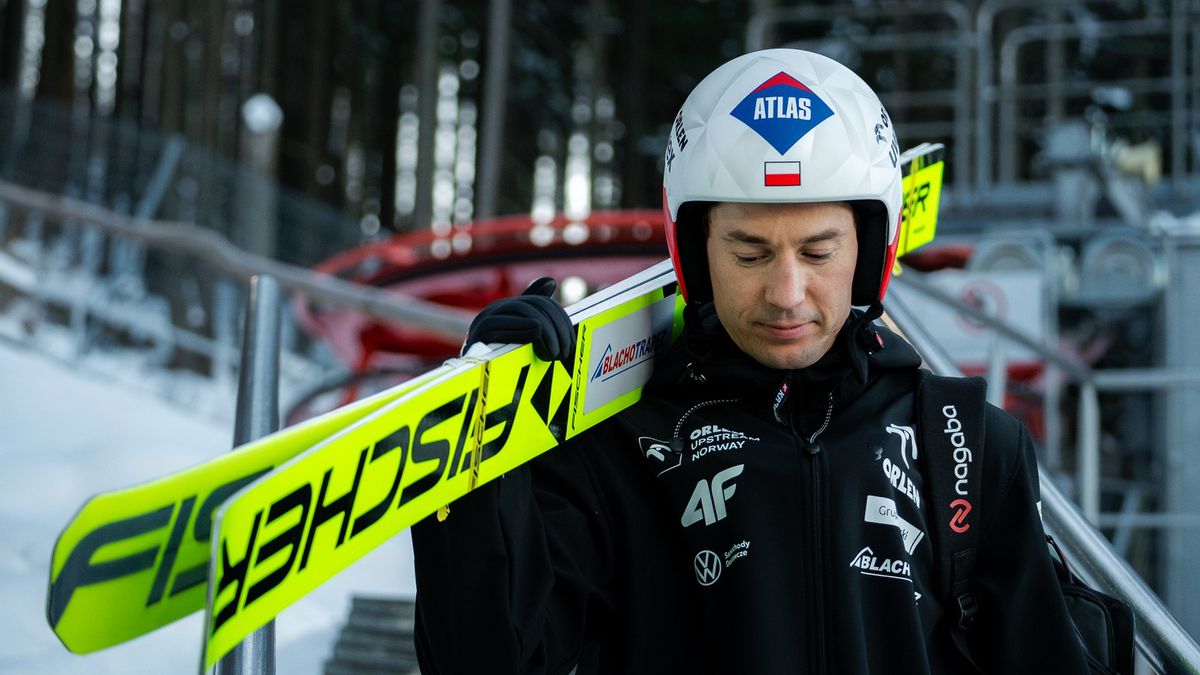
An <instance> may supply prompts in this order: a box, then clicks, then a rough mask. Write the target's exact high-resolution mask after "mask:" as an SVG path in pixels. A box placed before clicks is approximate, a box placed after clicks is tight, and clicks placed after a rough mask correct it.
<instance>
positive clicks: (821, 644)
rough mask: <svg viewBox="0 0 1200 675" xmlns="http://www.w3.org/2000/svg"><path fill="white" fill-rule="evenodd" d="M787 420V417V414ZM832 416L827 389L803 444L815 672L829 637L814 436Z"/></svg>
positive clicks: (820, 666) (818, 454)
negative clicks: (816, 424) (820, 416)
mask: <svg viewBox="0 0 1200 675" xmlns="http://www.w3.org/2000/svg"><path fill="white" fill-rule="evenodd" d="M789 419H790V416H789ZM831 419H833V393H832V392H830V394H829V399H828V403H827V404H826V407H825V421H824V422H823V423H822V424H821V426H820V428H818V429H817V430H816V431H815V432H813V434H812V435H811V436H809V437H808V442H807V443H806V444H805V447H804V452H805V454H807V455H808V456H809V457H811V458H812V462H813V463H812V467H811V469H812V529H811V534H812V545H811V546H809V547H808V550H810V551H812V558H811V563H812V570H813V574H812V583H813V586H814V588H813V589H812V592H811V594H810V597H812V598H813V599H814V602H813V605H814V609H815V611H814V612H813V613H814V618H815V620H814V622H813V624H812V625H813V626H815V627H817V634H818V637H817V644H816V649H815V650H814V654H813V656H814V661H815V664H814V665H815V667H814V669H813V672H814V673H824V672H825V646H826V645H825V642H826V640H827V639H828V632H829V624H828V622H826V621H825V595H824V593H823V591H824V588H825V578H824V577H825V566H824V565H823V564H822V560H823V558H822V545H821V544H822V543H823V541H822V536H821V535H822V529H821V523H822V520H823V516H822V513H821V503H822V499H821V487H822V486H821V444H820V443H818V442H817V438H818V437H820V435H821V434H822V433H824V432H825V430H826V429H827V428H829V421H830V420H831Z"/></svg>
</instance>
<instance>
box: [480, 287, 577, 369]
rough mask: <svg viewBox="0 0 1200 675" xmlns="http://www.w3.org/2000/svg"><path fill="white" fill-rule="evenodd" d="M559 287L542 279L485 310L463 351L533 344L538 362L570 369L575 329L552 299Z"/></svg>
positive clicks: (497, 301)
mask: <svg viewBox="0 0 1200 675" xmlns="http://www.w3.org/2000/svg"><path fill="white" fill-rule="evenodd" d="M556 285H557V284H555V282H554V279H551V278H550V277H541V278H539V279H536V280H535V281H534V282H533V283H531V284H529V288H526V289H525V291H524V292H523V293H521V294H520V295H516V296H513V297H511V298H501V299H500V300H496V301H495V302H492V303H491V304H489V305H488V306H487V307H484V308H483V311H481V312H480V313H479V314H477V315H475V319H474V320H472V321H471V327H470V328H469V329H467V340H466V342H464V343H463V351H464V352H466V350H467V349H468V348H470V346H471V345H473V344H475V343H476V342H485V343H492V342H515V343H519V344H523V343H526V342H531V343H533V353H534V354H537V357H538V358H539V359H542V360H543V361H554V360H558V361H562V362H563V363H566V364H568V365H569V364H570V363H571V357H572V355H573V353H574V352H575V326H573V325H571V319H570V318H569V317H568V316H567V312H566V310H564V309H563V308H562V307H561V306H560V305H559V304H558V303H557V302H555V301H554V299H553V298H551V297H550V296H551V295H553V293H554V288H555V286H556Z"/></svg>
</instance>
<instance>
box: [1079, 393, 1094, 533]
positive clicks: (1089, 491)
mask: <svg viewBox="0 0 1200 675" xmlns="http://www.w3.org/2000/svg"><path fill="white" fill-rule="evenodd" d="M1076 428H1077V431H1076V434H1077V435H1078V438H1077V439H1076V442H1077V443H1078V449H1077V450H1076V452H1077V453H1078V459H1077V460H1076V462H1078V466H1077V467H1076V478H1075V480H1076V482H1077V483H1078V486H1077V488H1078V490H1079V508H1080V510H1081V511H1083V515H1084V517H1085V518H1087V519H1088V522H1090V523H1095V522H1096V521H1098V520H1099V519H1100V398H1099V395H1098V394H1097V393H1096V385H1095V384H1094V383H1093V382H1092V381H1091V380H1088V381H1085V382H1080V383H1079V419H1078V421H1077V423H1076Z"/></svg>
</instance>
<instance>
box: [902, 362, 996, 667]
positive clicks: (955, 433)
mask: <svg viewBox="0 0 1200 675" xmlns="http://www.w3.org/2000/svg"><path fill="white" fill-rule="evenodd" d="M920 378H921V379H920V382H919V386H918V388H917V415H918V423H919V428H920V437H921V445H922V446H924V452H922V453H921V454H922V455H923V457H924V464H925V485H926V493H927V494H928V495H929V504H930V507H929V514H930V516H931V524H930V529H932V530H933V531H932V532H931V533H930V535H931V537H930V538H931V539H932V541H933V549H934V555H935V556H936V558H937V567H936V569H935V573H934V580H935V583H936V584H937V585H938V591H939V596H940V597H941V598H943V606H944V607H945V608H946V611H947V612H952V613H953V612H957V614H958V616H957V620H955V621H954V622H953V625H952V627H951V635H952V636H953V638H954V644H955V645H956V646H957V647H958V649H959V651H960V652H962V653H963V655H964V656H966V657H967V659H968V660H970V661H971V662H972V664H974V661H973V660H972V659H971V655H970V651H969V649H968V647H967V636H966V631H967V629H968V628H970V626H971V623H972V621H974V619H975V614H976V610H977V605H976V601H975V596H974V594H973V593H971V590H970V579H971V573H972V571H973V570H974V567H975V552H976V549H977V548H978V541H979V522H980V513H981V512H980V507H981V506H982V505H981V504H980V497H981V494H982V493H981V487H982V485H983V480H982V479H983V452H984V448H983V439H984V433H985V429H984V420H985V419H986V412H987V410H986V405H987V383H986V382H984V380H983V379H982V378H979V377H971V378H962V377H943V376H939V375H934V374H932V373H930V372H929V371H926V370H922V371H920ZM952 616H953V615H952Z"/></svg>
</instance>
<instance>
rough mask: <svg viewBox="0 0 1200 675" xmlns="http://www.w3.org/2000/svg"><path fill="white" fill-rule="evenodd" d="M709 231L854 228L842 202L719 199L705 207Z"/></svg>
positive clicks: (850, 212) (792, 231) (794, 232)
mask: <svg viewBox="0 0 1200 675" xmlns="http://www.w3.org/2000/svg"><path fill="white" fill-rule="evenodd" d="M708 219H709V228H710V234H712V235H716V236H724V235H726V234H728V233H731V232H734V231H739V232H745V233H748V234H756V235H761V236H771V235H788V236H800V237H803V236H807V235H808V234H810V233H812V232H813V231H816V230H828V229H831V228H832V229H837V230H843V231H847V232H850V233H853V232H854V212H853V210H852V209H851V208H850V205H849V204H846V203H845V202H818V203H813V204H742V203H735V202H722V203H719V204H716V205H714V206H713V207H712V209H711V210H710V211H709V216H708Z"/></svg>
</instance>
